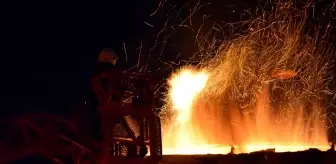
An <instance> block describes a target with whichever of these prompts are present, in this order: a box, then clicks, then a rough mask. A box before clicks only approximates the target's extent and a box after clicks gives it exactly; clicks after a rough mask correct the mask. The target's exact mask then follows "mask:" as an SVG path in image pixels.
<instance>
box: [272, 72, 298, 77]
mask: <svg viewBox="0 0 336 164" xmlns="http://www.w3.org/2000/svg"><path fill="white" fill-rule="evenodd" d="M294 76H296V72H295V71H292V70H277V71H274V72H273V74H272V77H274V78H277V79H289V78H292V77H294Z"/></svg>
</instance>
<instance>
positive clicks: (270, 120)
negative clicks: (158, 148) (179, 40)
mask: <svg viewBox="0 0 336 164" xmlns="http://www.w3.org/2000/svg"><path fill="white" fill-rule="evenodd" d="M266 15H267V16H266ZM297 15H301V16H302V19H301V20H298V19H297V18H295V19H294V16H295V17H297ZM305 19H306V18H305V13H304V12H302V10H301V11H298V10H296V9H294V8H292V6H291V5H290V4H278V6H277V7H276V8H275V11H274V13H272V12H271V14H266V13H265V14H264V15H263V17H262V18H260V19H256V20H253V21H251V22H250V25H249V27H250V28H253V29H255V30H253V32H251V33H248V34H245V35H240V36H239V37H238V38H236V39H234V40H232V41H228V42H225V43H223V44H222V47H221V50H220V51H218V52H217V53H216V54H215V55H214V56H213V57H210V58H209V57H207V56H203V58H206V59H208V60H203V61H202V62H201V63H200V64H199V67H198V68H191V67H188V68H185V69H181V70H180V71H178V72H176V73H175V74H173V76H172V77H171V79H170V81H169V94H168V95H167V99H166V103H167V105H166V106H165V108H164V109H163V110H164V111H165V112H167V111H170V112H171V113H173V114H172V115H173V116H172V119H171V120H169V119H168V121H166V122H164V126H163V154H227V153H230V151H232V150H234V153H249V152H255V151H260V150H274V151H275V152H291V151H301V150H307V149H309V148H318V149H320V150H327V149H328V148H329V144H328V138H327V129H326V121H325V120H326V119H327V118H326V113H325V104H324V102H325V101H324V99H325V97H326V95H324V94H321V93H323V91H327V90H328V87H327V85H328V83H329V82H330V78H328V76H329V72H330V71H329V70H330V68H331V66H332V65H331V63H328V59H327V56H328V54H329V53H330V52H328V51H325V50H324V49H325V48H324V47H320V46H321V45H316V41H315V40H312V39H311V37H308V36H305V35H302V32H303V31H304V30H303V26H302V24H303V23H304V22H305ZM316 38H317V37H316ZM307 54H309V55H307ZM276 68H281V69H276ZM294 70H295V71H294ZM294 77H295V78H294ZM285 79H286V80H285ZM165 112H163V113H165ZM229 145H234V146H233V147H234V149H231V146H229Z"/></svg>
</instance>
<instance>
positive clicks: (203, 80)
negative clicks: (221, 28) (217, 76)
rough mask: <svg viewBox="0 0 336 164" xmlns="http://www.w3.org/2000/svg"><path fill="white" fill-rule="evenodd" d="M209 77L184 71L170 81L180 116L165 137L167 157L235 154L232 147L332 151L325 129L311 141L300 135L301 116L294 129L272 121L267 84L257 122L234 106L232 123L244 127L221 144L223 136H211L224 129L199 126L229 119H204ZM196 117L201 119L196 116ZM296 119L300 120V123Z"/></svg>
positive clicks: (172, 99) (244, 150)
mask: <svg viewBox="0 0 336 164" xmlns="http://www.w3.org/2000/svg"><path fill="white" fill-rule="evenodd" d="M209 77H210V76H209V74H208V73H206V71H196V70H192V69H182V70H181V71H179V72H177V73H176V74H174V75H173V76H172V78H171V79H170V80H169V86H170V91H169V99H170V102H171V109H172V110H174V111H175V112H176V116H175V117H174V119H173V120H172V121H171V122H170V123H169V125H168V128H167V129H166V130H165V131H164V134H163V153H164V154H166V155H167V154H227V153H230V152H231V151H232V150H231V147H234V148H235V151H234V153H249V152H254V151H260V150H265V149H273V148H274V149H275V151H276V152H291V151H300V150H307V149H309V148H318V149H321V150H326V149H328V148H329V146H328V144H327V142H326V137H325V136H326V135H325V134H324V131H323V130H320V131H317V133H316V134H315V135H317V136H315V137H314V136H313V137H311V138H310V137H309V135H304V134H303V135H300V134H302V133H305V132H303V131H302V130H304V129H302V127H301V126H302V123H303V122H301V121H302V119H301V120H300V118H299V117H297V116H295V117H292V119H293V120H290V121H294V123H291V125H290V126H286V125H277V124H273V122H272V120H273V119H274V118H271V114H270V113H269V112H270V109H269V106H268V105H269V104H268V101H269V100H268V99H269V97H268V96H269V94H268V92H269V91H268V89H267V88H268V84H264V86H263V89H262V91H260V93H259V94H258V95H257V97H258V100H257V101H256V105H255V108H256V111H255V118H256V120H255V122H254V123H252V120H248V118H241V117H240V116H239V114H238V113H237V112H236V111H235V110H237V109H235V108H234V106H231V110H232V112H231V117H230V118H231V121H232V122H235V121H237V123H238V124H241V126H238V127H235V128H236V129H234V130H233V132H232V134H224V135H226V136H230V135H233V136H235V137H234V139H233V140H230V141H226V142H227V144H223V142H221V140H222V137H221V135H223V134H220V135H219V136H215V137H220V138H219V139H216V138H212V137H211V135H216V134H218V131H222V129H218V127H217V129H216V127H213V126H208V127H204V126H203V128H202V127H200V126H198V125H199V124H203V125H209V122H211V121H214V120H215V123H220V121H225V120H223V118H219V117H218V116H217V118H216V116H214V117H212V118H211V117H210V118H209V117H207V116H201V115H207V114H208V113H206V112H202V110H204V108H205V106H202V105H204V104H203V103H205V102H204V101H203V100H202V97H201V96H202V91H204V90H206V84H207V83H210V81H211V79H209ZM203 95H204V94H203ZM210 101H212V100H210ZM196 104H198V105H196ZM196 108H198V109H196ZM217 110H218V109H217ZM301 112H302V111H301ZM298 113H299V114H298V116H301V115H300V114H301V113H300V110H298ZM195 115H198V116H197V117H195ZM243 119H246V120H245V121H243V122H247V123H245V125H244V124H243V122H242V120H243ZM295 119H298V120H296V123H295ZM249 121H250V122H249ZM214 126H215V125H214ZM281 126H284V127H285V128H282V127H281ZM316 126H319V125H316ZM286 128H289V129H286ZM205 131H207V132H205ZM211 138H212V139H214V140H215V142H219V143H220V144H214V142H213V141H210V140H211ZM224 138H225V137H224ZM312 138H314V140H312ZM234 140H236V141H234ZM239 140H240V141H239ZM237 141H238V142H237ZM237 144H238V145H237ZM229 145H233V146H229Z"/></svg>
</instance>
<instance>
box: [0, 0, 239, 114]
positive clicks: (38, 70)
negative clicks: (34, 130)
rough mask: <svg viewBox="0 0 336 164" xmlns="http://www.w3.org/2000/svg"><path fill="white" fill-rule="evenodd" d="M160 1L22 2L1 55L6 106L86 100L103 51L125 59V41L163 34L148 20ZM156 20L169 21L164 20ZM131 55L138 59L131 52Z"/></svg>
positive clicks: (56, 106)
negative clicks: (147, 23)
mask: <svg viewBox="0 0 336 164" xmlns="http://www.w3.org/2000/svg"><path fill="white" fill-rule="evenodd" d="M159 2H160V0H143V1H136V0H133V1H130V0H123V1H113V0H110V1H91V2H84V1H77V2H73V1H71V2H70V1H69V2H66V3H64V2H58V1H54V2H49V1H48V2H45V3H36V4H34V3H32V2H24V3H20V4H17V6H16V22H15V23H12V24H11V25H9V26H8V27H6V28H7V29H6V30H3V35H4V36H6V37H5V38H6V42H7V43H13V44H10V45H11V46H6V52H5V54H6V55H3V56H1V58H2V60H1V61H2V69H1V70H2V73H3V77H4V78H3V79H2V80H1V87H2V88H1V104H0V105H1V106H0V108H1V110H2V111H3V112H5V113H17V112H19V111H30V110H60V109H65V108H69V107H70V106H71V104H74V103H78V102H81V101H84V99H85V96H86V93H87V92H88V90H89V77H90V75H91V73H92V71H93V68H94V66H95V64H96V57H97V56H98V53H99V51H100V50H101V49H102V48H104V47H111V48H115V49H116V51H117V52H118V53H119V54H121V55H120V56H121V57H122V58H123V57H124V56H122V55H123V49H122V42H123V41H125V42H127V43H129V44H135V43H136V44H138V43H139V42H140V40H141V39H142V38H143V37H144V36H145V37H146V36H149V35H153V33H155V32H157V31H155V30H154V31H153V30H152V29H151V28H150V27H148V26H147V25H145V24H144V21H149V20H150V19H152V18H151V17H150V16H149V15H150V14H151V13H153V12H154V11H155V9H156V8H157V7H158V5H159ZM175 2H176V3H177V4H182V3H184V2H182V1H175ZM227 3H228V4H232V3H233V4H242V3H244V1H242V0H239V1H228V2H227ZM237 7H239V5H238V6H237ZM155 21H156V22H155ZM151 23H157V24H163V23H164V20H162V19H161V20H160V19H159V18H158V19H156V20H152V21H151ZM147 38H148V37H147ZM181 39H182V38H181ZM132 56H133V57H132ZM129 58H133V59H134V58H135V57H134V55H133V54H132V53H130V54H129ZM130 60H131V59H130Z"/></svg>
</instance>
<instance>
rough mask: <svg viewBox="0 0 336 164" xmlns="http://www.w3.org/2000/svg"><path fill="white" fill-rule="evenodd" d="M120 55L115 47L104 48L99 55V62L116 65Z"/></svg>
mask: <svg viewBox="0 0 336 164" xmlns="http://www.w3.org/2000/svg"><path fill="white" fill-rule="evenodd" d="M118 59H119V57H118V56H117V54H116V52H115V51H113V49H110V48H105V49H103V50H102V51H101V52H100V54H99V57H98V60H99V62H102V63H111V64H113V65H115V64H116V63H117V60H118Z"/></svg>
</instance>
